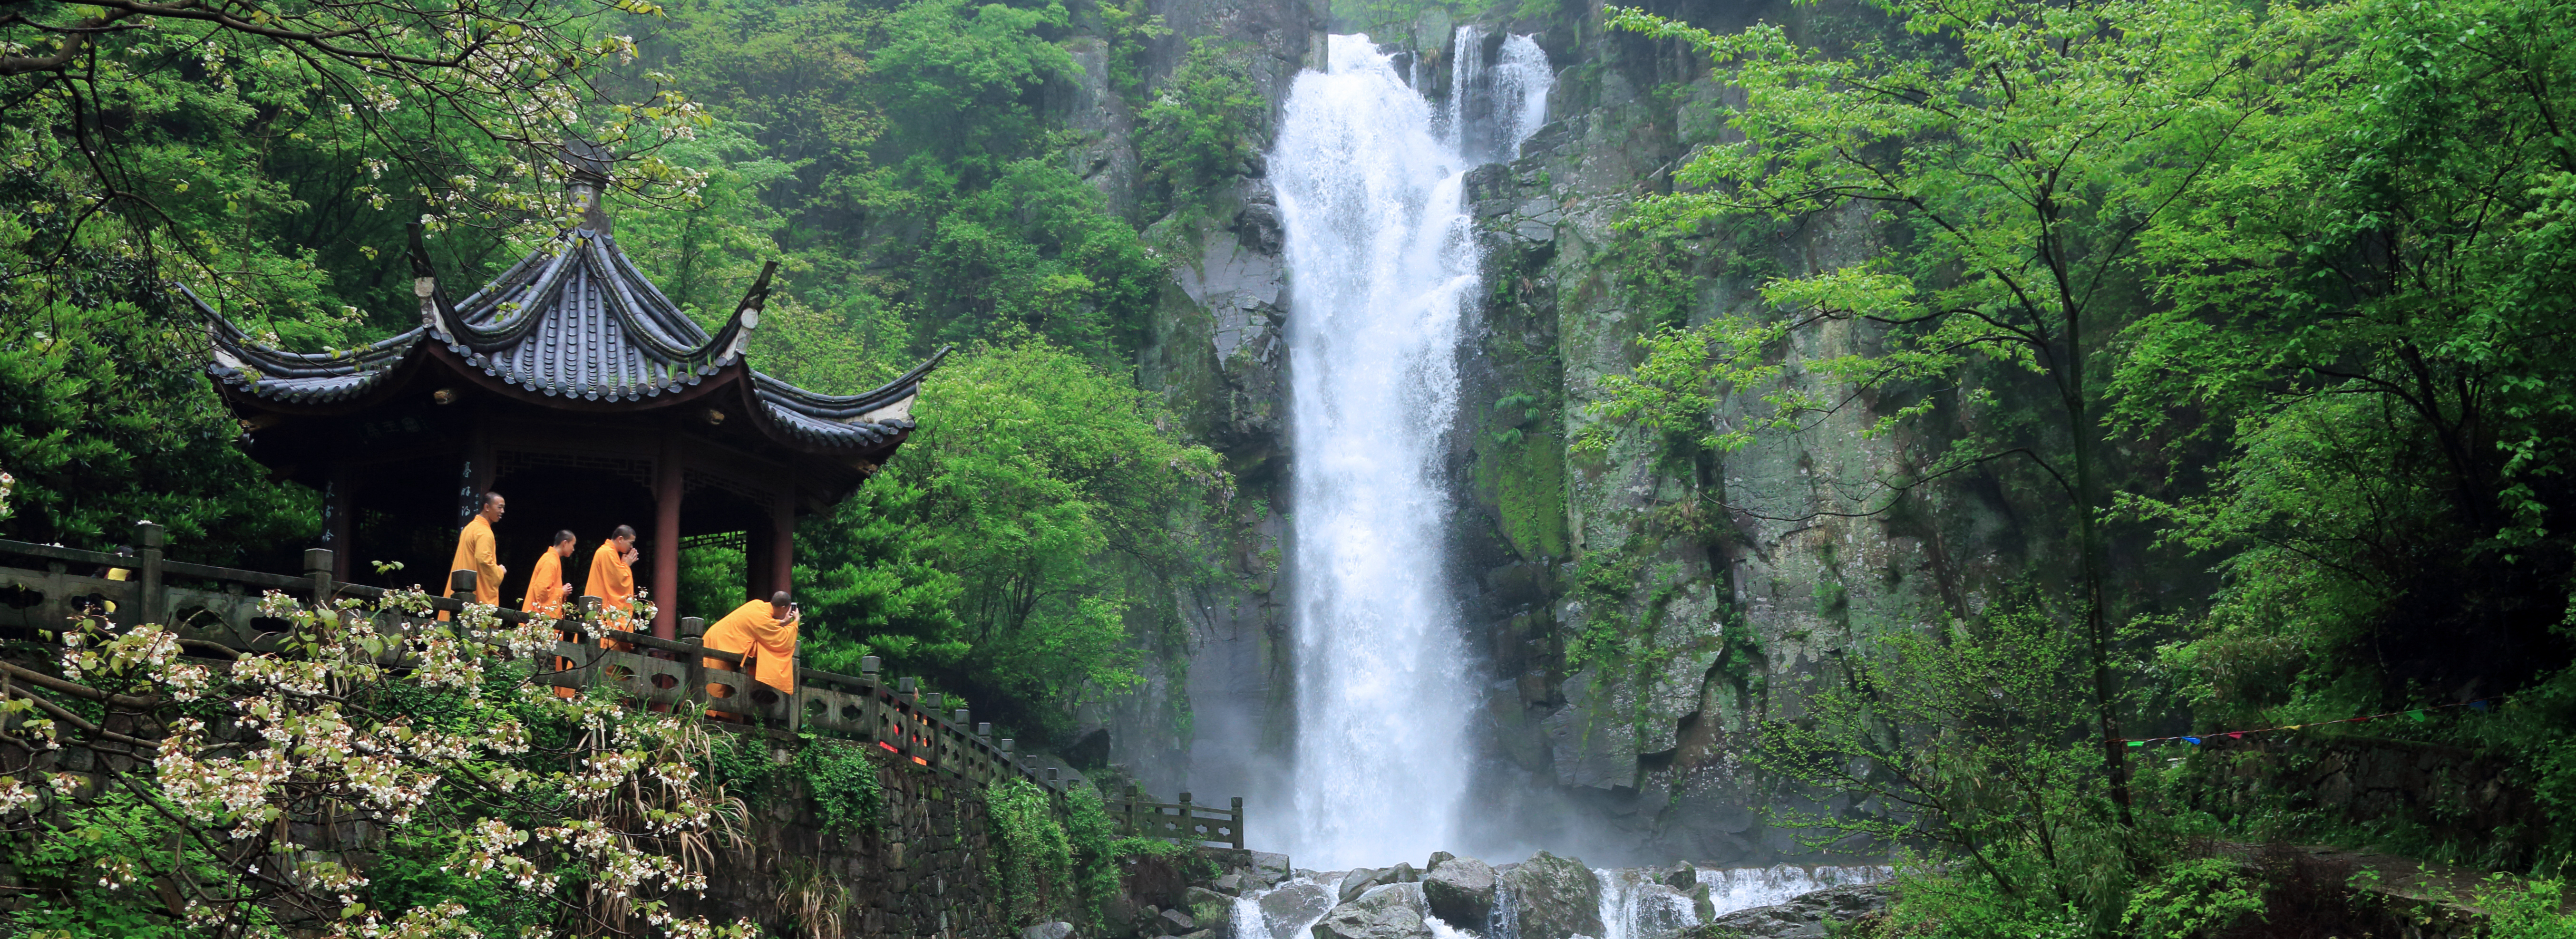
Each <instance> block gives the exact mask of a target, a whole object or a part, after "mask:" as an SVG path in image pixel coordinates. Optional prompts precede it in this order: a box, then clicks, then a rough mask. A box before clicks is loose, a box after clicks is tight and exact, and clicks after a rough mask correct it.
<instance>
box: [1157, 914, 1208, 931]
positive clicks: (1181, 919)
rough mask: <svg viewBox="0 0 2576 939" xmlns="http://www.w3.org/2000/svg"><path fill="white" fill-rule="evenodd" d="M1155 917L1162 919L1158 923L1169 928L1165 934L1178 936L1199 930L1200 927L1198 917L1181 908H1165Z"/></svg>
mask: <svg viewBox="0 0 2576 939" xmlns="http://www.w3.org/2000/svg"><path fill="white" fill-rule="evenodd" d="M1154 918H1155V919H1158V920H1161V921H1162V922H1161V923H1159V924H1158V925H1160V926H1162V927H1163V928H1164V929H1165V930H1168V932H1166V933H1164V934H1165V935H1170V936H1177V935H1180V934H1182V933H1186V932H1197V931H1198V928H1199V920H1198V917H1195V916H1191V915H1190V914H1188V913H1185V912H1182V911H1180V910H1164V911H1163V912H1162V913H1161V914H1160V915H1157V916H1156V917H1154Z"/></svg>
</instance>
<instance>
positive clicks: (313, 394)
mask: <svg viewBox="0 0 2576 939" xmlns="http://www.w3.org/2000/svg"><path fill="white" fill-rule="evenodd" d="M179 292H180V293H181V294H182V295H184V296H186V297H187V298H188V302H189V303H193V304H195V305H196V307H197V310H198V312H199V313H201V314H203V315H204V316H205V318H206V331H207V334H208V336H207V337H208V338H209V339H212V340H213V341H214V347H215V361H214V363H213V364H211V365H209V366H207V368H206V370H207V371H208V372H210V373H212V374H213V375H214V377H215V380H216V381H218V382H221V383H223V384H224V385H227V386H229V387H232V388H236V389H239V390H240V391H241V392H242V393H244V394H250V395H256V396H258V397H262V398H267V399H270V400H273V401H281V402H287V403H295V404H333V403H337V402H341V401H346V400H349V399H351V398H355V397H357V396H359V395H361V394H365V393H366V392H367V391H368V390H370V389H373V388H374V387H376V386H377V385H378V384H381V383H383V381H384V378H385V376H386V375H387V374H389V373H391V372H392V371H393V370H394V367H395V366H398V365H401V364H402V363H403V360H404V359H406V358H408V357H410V355H411V351H412V350H413V349H414V348H417V347H418V346H419V345H420V341H421V339H422V338H423V337H425V336H427V335H428V334H429V331H428V330H427V329H423V328H414V329H411V330H408V331H405V332H402V333H400V334H397V335H395V336H394V337H393V338H390V339H386V340H384V341H382V342H378V343H375V344H372V345H369V346H366V347H364V348H360V349H354V350H349V351H333V352H322V353H305V352H286V351H282V350H279V349H275V348H271V347H269V346H266V345H263V344H261V343H260V342H258V341H257V340H254V339H252V338H251V336H250V334H249V333H246V332H243V331H242V328H241V327H239V326H236V325H233V321H231V320H228V319H225V318H224V317H223V315H222V314H220V313H216V312H215V311H214V308H212V307H209V306H207V305H206V301H204V300H202V299H199V298H198V297H197V293H196V291H193V290H189V289H188V288H186V287H181V288H179Z"/></svg>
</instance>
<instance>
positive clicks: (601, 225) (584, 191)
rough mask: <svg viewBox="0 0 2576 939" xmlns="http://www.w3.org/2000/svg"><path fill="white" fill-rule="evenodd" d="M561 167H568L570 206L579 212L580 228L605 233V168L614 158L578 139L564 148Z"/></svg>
mask: <svg viewBox="0 0 2576 939" xmlns="http://www.w3.org/2000/svg"><path fill="white" fill-rule="evenodd" d="M563 161H564V165H565V166H567V167H570V168H571V170H572V174H571V186H572V198H573V207H574V209H575V210H577V211H579V212H580V213H581V223H582V227H584V228H588V229H590V230H592V231H595V232H599V233H601V234H606V233H607V232H608V208H607V206H606V204H605V203H606V202H607V201H608V199H607V191H608V182H609V179H608V168H609V166H610V164H612V163H614V162H615V161H616V157H615V156H613V155H611V154H610V153H609V152H608V148H606V147H602V146H600V145H598V144H595V143H591V142H590V141H587V140H583V139H581V138H579V137H575V138H573V139H572V140H571V141H569V142H566V143H565V144H564V146H563Z"/></svg>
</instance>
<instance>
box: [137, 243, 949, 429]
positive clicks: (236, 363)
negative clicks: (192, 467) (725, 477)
mask: <svg viewBox="0 0 2576 939" xmlns="http://www.w3.org/2000/svg"><path fill="white" fill-rule="evenodd" d="M413 268H414V273H416V274H419V275H421V277H422V278H423V279H422V281H421V283H420V289H421V290H422V291H423V292H425V293H426V296H425V297H424V298H423V300H424V303H423V311H422V324H421V325H420V326H418V327H415V328H413V329H411V330H408V331H405V332H403V333H402V334H400V335H397V336H394V337H393V338H390V339H386V340H384V341H382V342H378V343H375V344H373V345H370V346H367V347H365V348H363V349H358V350H354V351H348V352H330V353H322V354H305V353H294V352H285V351H281V350H278V349H275V348H271V347H269V346H266V345H263V344H261V343H259V342H258V341H256V340H254V339H253V338H251V336H250V335H249V334H248V333H246V332H244V331H243V330H242V329H241V328H240V327H239V326H236V325H234V324H233V323H232V322H231V321H230V320H227V319H225V318H224V317H223V316H222V315H221V314H218V313H216V312H215V311H214V310H213V309H211V308H208V307H207V306H206V305H205V304H204V303H203V302H202V301H197V299H196V295H195V294H193V293H190V294H188V297H189V299H190V300H191V301H192V302H196V303H197V306H198V309H199V310H200V311H201V312H202V313H203V314H204V315H205V317H206V322H207V331H208V334H209V337H210V338H211V339H212V340H213V344H214V352H215V356H214V358H215V361H214V363H213V364H212V365H211V366H210V367H209V371H211V372H212V373H213V374H214V376H215V378H216V379H217V380H218V381H220V382H222V383H223V384H224V385H226V386H227V387H229V388H232V389H236V390H237V391H239V392H242V393H247V394H251V395H255V396H257V397H260V398H263V399H267V400H272V401H276V402H279V403H282V404H308V405H309V404H328V403H337V402H342V401H348V400H352V399H354V398H356V397H358V396H360V395H362V394H365V393H366V392H368V391H369V390H371V389H373V388H375V387H377V386H379V385H381V384H382V383H383V381H384V378H385V376H386V375H387V374H389V373H390V372H391V371H393V370H394V369H395V368H396V367H397V366H400V365H401V364H403V363H404V362H405V361H408V360H409V359H411V358H412V357H413V356H414V354H415V353H416V352H417V351H418V350H419V349H421V348H423V347H424V346H425V345H427V344H432V343H434V344H436V345H439V346H444V347H445V348H446V349H447V350H448V351H450V352H452V353H454V354H455V355H456V356H457V358H459V359H461V360H463V361H464V363H465V364H466V366H467V367H469V368H473V369H477V370H480V371H481V372H482V373H483V374H484V375H486V376H488V377H491V378H494V379H498V380H500V381H501V382H503V383H506V384H508V385H510V386H512V387H515V388H518V389H523V390H525V391H527V392H532V393H534V394H535V395H538V396H542V398H555V399H561V400H564V401H566V402H572V401H581V402H611V403H613V402H621V401H635V402H641V401H645V400H647V399H651V398H657V397H660V396H662V395H664V394H666V393H676V392H679V391H681V390H683V389H685V388H687V387H689V386H692V385H697V384H700V383H702V382H704V381H706V380H707V379H709V378H711V377H714V376H716V375H718V374H719V373H720V372H722V371H723V370H725V369H727V368H729V367H732V366H735V365H738V364H739V365H741V366H742V368H743V372H744V375H743V379H744V381H745V389H744V390H745V392H746V393H747V394H748V396H749V397H751V399H752V400H753V401H754V402H755V403H756V410H757V411H758V414H757V417H758V418H759V421H758V422H759V423H760V424H761V425H762V426H763V427H764V428H765V429H767V430H768V431H770V433H771V434H772V435H773V436H775V437H778V438H780V439H781V442H784V443H789V444H791V445H792V446H795V447H796V448H798V449H804V450H820V451H841V452H853V451H872V450H882V449H887V448H890V447H891V446H892V445H894V444H897V443H900V442H901V441H902V439H903V438H904V436H905V435H906V434H908V433H909V432H910V431H911V430H912V427H913V422H912V419H911V415H910V410H911V403H912V399H913V397H914V396H915V395H917V394H918V393H919V391H920V387H921V381H922V379H923V378H924V377H926V376H928V375H929V373H930V371H931V369H933V368H936V367H937V366H938V365H939V362H940V360H941V359H943V358H945V357H946V356H947V354H948V350H946V349H941V350H940V351H939V353H938V354H937V355H933V356H931V358H930V359H929V360H928V361H926V362H923V363H922V364H921V365H920V366H919V367H917V368H914V369H913V370H912V371H910V372H906V373H905V374H904V375H903V376H901V377H899V378H896V379H895V380H894V381H892V382H888V383H886V384H885V385H884V386H882V387H879V388H877V389H875V390H873V391H869V392H867V393H865V394H857V395H825V394H817V393H814V392H811V391H807V390H805V389H802V388H798V387H796V386H795V385H791V384H788V383H787V382H785V381H782V380H780V379H778V378H776V377H773V376H771V375H768V374H765V373H762V372H760V371H757V370H755V369H752V368H751V367H750V366H749V364H748V363H745V362H743V349H744V347H745V346H746V345H748V341H749V339H750V334H751V332H752V331H753V330H755V329H757V328H759V326H760V311H761V307H762V306H763V304H765V303H766V302H767V301H768V297H769V282H770V276H771V275H772V273H774V272H775V271H776V269H777V265H776V264H775V263H772V264H770V265H769V266H768V267H766V268H764V269H763V270H762V271H761V273H760V279H759V280H758V281H756V282H755V283H753V285H752V287H751V290H750V291H749V292H748V293H747V294H745V295H744V297H743V300H742V302H741V303H740V304H739V305H737V306H736V307H735V310H734V314H733V316H732V317H731V318H730V319H728V320H727V321H726V322H725V324H724V326H723V327H722V328H720V329H718V330H717V331H716V333H715V334H714V335H712V336H710V335H708V334H707V331H706V330H705V329H703V328H700V327H699V326H698V324H697V323H695V322H692V321H690V319H689V318H688V316H687V315H685V314H683V313H682V312H681V311H680V309H679V307H678V305H676V304H673V303H672V302H671V300H670V298H668V297H665V296H663V295H662V291H661V290H660V289H658V288H656V287H654V286H653V283H652V282H651V281H649V280H647V279H645V277H644V275H643V274H642V272H640V271H638V270H636V268H635V264H634V262H633V261H631V260H629V259H628V258H627V257H626V253H625V252H624V251H621V250H619V249H618V247H617V239H616V238H615V237H613V236H611V235H609V234H608V233H607V232H606V231H603V230H594V229H590V228H582V229H575V230H573V231H571V232H568V233H566V234H564V235H563V236H562V237H560V238H557V239H555V240H554V241H553V242H551V243H549V244H548V245H546V246H545V247H543V248H540V249H538V250H536V251H534V252H531V253H530V254H529V255H528V256H527V257H525V258H522V259H520V261H519V263H517V264H515V265H512V266H511V267H510V269H509V270H507V271H504V272H502V273H501V276H499V277H497V278H494V279H493V281H492V282H491V283H490V284H487V285H485V286H484V287H483V288H482V289H481V290H477V291H475V292H474V293H473V294H472V295H470V296H467V297H466V298H465V299H464V300H463V301H461V302H457V303H453V304H451V303H449V302H448V301H447V299H446V297H445V295H444V293H443V292H441V291H440V290H439V289H438V288H437V283H436V279H435V277H434V276H432V273H431V270H430V268H429V265H428V260H427V255H426V252H425V251H423V250H422V249H421V246H420V243H419V240H418V233H417V231H415V233H414V241H413ZM539 403H543V402H542V400H540V401H539Z"/></svg>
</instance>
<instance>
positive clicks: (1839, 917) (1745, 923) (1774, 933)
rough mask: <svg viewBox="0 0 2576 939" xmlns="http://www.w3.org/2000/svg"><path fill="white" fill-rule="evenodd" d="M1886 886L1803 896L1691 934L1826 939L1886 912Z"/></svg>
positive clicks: (1717, 938) (1723, 938)
mask: <svg viewBox="0 0 2576 939" xmlns="http://www.w3.org/2000/svg"><path fill="white" fill-rule="evenodd" d="M1887 898H1888V893H1887V885H1886V884H1853V885H1850V886H1846V887H1829V888H1826V889H1823V890H1818V891H1816V892H1814V893H1802V894H1799V895H1797V896H1795V897H1792V898H1790V899H1789V902H1787V903H1782V904H1779V905H1777V906H1757V907H1754V908H1752V909H1749V910H1737V911H1735V912H1733V913H1728V914H1726V915H1724V916H1720V917H1718V918H1717V919H1715V920H1712V921H1710V922H1709V924H1708V925H1706V926H1703V927H1700V928H1699V929H1697V930H1694V931H1693V932H1692V935H1693V936H1695V937H1704V939H1825V937H1827V936H1833V935H1840V934H1843V933H1845V932H1848V931H1849V930H1847V929H1845V928H1844V927H1845V926H1846V925H1847V924H1849V923H1851V922H1852V921H1853V920H1857V919H1859V918H1861V917H1863V916H1868V915H1870V914H1872V913H1876V912H1879V911H1881V910H1885V909H1887Z"/></svg>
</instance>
